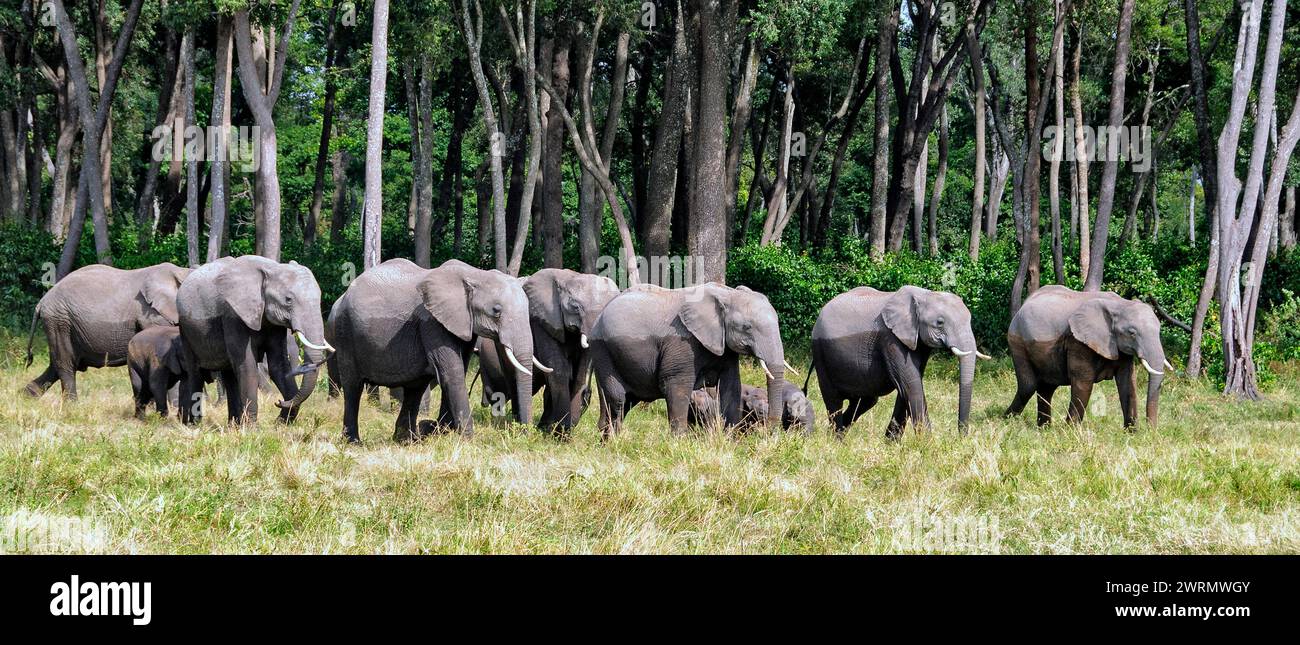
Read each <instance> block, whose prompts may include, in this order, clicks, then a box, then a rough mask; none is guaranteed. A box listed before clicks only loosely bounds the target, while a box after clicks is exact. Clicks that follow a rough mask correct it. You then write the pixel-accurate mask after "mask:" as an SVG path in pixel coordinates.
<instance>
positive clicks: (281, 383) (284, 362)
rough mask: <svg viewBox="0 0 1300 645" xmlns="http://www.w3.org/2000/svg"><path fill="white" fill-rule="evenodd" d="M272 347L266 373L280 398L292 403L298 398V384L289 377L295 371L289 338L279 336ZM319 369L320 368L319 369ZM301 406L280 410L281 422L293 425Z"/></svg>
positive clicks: (267, 358) (273, 341)
mask: <svg viewBox="0 0 1300 645" xmlns="http://www.w3.org/2000/svg"><path fill="white" fill-rule="evenodd" d="M270 345H271V347H270V348H269V349H268V350H267V352H266V371H267V372H268V373H269V374H270V376H271V382H272V383H274V384H275V388H276V389H277V390H280V396H281V397H283V398H284V400H285V401H291V400H293V399H294V398H296V397H297V396H298V384H297V383H296V382H295V381H294V380H293V377H291V376H289V373H290V372H292V371H293V365H292V364H291V361H290V360H289V345H288V341H287V337H285V336H281V335H279V334H277V335H275V336H274V337H273V338H271V342H270ZM318 369H319V368H318ZM298 408H299V406H296V405H295V406H294V407H292V408H289V409H284V408H281V409H280V416H279V418H280V421H281V422H282V423H292V422H293V420H294V419H297V418H298Z"/></svg>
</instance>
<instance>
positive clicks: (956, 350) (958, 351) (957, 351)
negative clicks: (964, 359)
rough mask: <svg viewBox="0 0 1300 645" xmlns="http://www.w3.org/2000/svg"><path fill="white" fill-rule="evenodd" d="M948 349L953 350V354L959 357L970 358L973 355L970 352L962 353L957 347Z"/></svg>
mask: <svg viewBox="0 0 1300 645" xmlns="http://www.w3.org/2000/svg"><path fill="white" fill-rule="evenodd" d="M948 349H951V350H952V353H953V354H956V355H957V356H970V355H971V352H969V351H967V352H963V351H961V350H960V349H957V348H956V347H949V348H948Z"/></svg>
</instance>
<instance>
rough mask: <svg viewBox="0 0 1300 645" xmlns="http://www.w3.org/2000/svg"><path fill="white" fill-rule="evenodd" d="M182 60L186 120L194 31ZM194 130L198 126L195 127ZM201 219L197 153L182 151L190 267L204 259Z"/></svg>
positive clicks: (190, 119) (189, 117) (190, 114)
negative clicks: (202, 256)
mask: <svg viewBox="0 0 1300 645" xmlns="http://www.w3.org/2000/svg"><path fill="white" fill-rule="evenodd" d="M181 60H182V61H183V63H182V64H183V65H184V66H185V89H184V93H185V122H186V123H188V124H193V123H194V122H195V121H194V85H195V81H196V79H195V74H197V73H198V72H197V70H196V69H195V64H194V32H193V31H192V30H190V31H186V32H185V36H184V37H183V38H182V39H181ZM195 131H196V132H197V129H196V130H195ZM196 136H199V135H196ZM202 223H203V222H202V220H201V219H200V217H199V159H198V155H196V154H193V153H190V154H186V155H185V238H186V245H185V250H186V252H187V255H188V258H187V259H188V260H189V264H190V266H191V267H197V266H199V265H200V264H202V263H203V260H202V258H201V257H200V256H199V237H200V236H202V234H203V231H202Z"/></svg>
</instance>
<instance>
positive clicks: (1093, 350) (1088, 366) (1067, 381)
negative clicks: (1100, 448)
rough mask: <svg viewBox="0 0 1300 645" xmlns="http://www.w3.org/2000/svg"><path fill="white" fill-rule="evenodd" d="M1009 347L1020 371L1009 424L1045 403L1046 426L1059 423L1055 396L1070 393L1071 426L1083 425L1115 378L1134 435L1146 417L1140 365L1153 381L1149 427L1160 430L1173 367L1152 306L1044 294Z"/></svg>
mask: <svg viewBox="0 0 1300 645" xmlns="http://www.w3.org/2000/svg"><path fill="white" fill-rule="evenodd" d="M1007 344H1008V346H1009V347H1010V350H1011V361H1012V363H1014V364H1015V367H1016V396H1015V399H1014V400H1012V402H1011V405H1010V407H1008V408H1007V411H1006V416H1013V415H1017V414H1020V412H1021V411H1022V410H1024V409H1025V405H1026V404H1028V403H1029V399H1030V398H1031V397H1034V396H1035V395H1037V398H1038V425H1040V426H1041V425H1046V424H1048V423H1050V422H1051V420H1052V395H1053V394H1054V393H1055V392H1056V388H1058V387H1061V386H1063V385H1068V386H1069V387H1070V407H1069V414H1068V418H1069V420H1070V421H1072V422H1078V421H1080V420H1082V419H1083V414H1084V410H1085V409H1086V408H1087V407H1088V400H1089V399H1090V398H1091V396H1092V386H1093V384H1095V383H1100V382H1101V381H1104V380H1106V379H1111V378H1113V379H1115V386H1116V388H1117V389H1118V390H1119V400H1120V407H1121V409H1122V411H1123V414H1124V427H1126V428H1131V427H1133V425H1134V424H1136V423H1137V416H1138V402H1137V401H1138V400H1137V371H1138V370H1137V369H1135V368H1136V366H1135V363H1136V364H1138V365H1141V366H1142V369H1143V371H1145V372H1146V373H1147V397H1146V416H1147V422H1148V423H1149V424H1151V425H1152V426H1155V425H1156V421H1157V409H1158V407H1159V403H1160V384H1161V383H1162V382H1163V381H1164V377H1165V371H1168V370H1171V369H1173V367H1172V366H1171V365H1170V364H1169V361H1168V360H1166V359H1165V350H1164V347H1163V346H1162V345H1161V344H1160V320H1159V319H1157V318H1156V314H1155V311H1153V310H1152V309H1151V306H1150V305H1148V304H1146V303H1144V302H1139V301H1137V300H1128V299H1126V298H1122V297H1120V296H1119V295H1118V294H1116V293H1113V292H1109V291H1107V292H1094V291H1088V292H1082V291H1074V290H1073V289H1067V288H1065V287H1062V286H1057V285H1052V286H1048V287H1043V288H1041V289H1039V290H1038V291H1036V292H1034V294H1033V295H1032V296H1030V297H1029V298H1027V299H1026V300H1025V303H1024V304H1023V305H1021V306H1020V310H1019V311H1017V312H1016V315H1015V316H1014V317H1013V318H1012V319H1011V327H1010V329H1009V330H1008V331H1007ZM1156 366H1160V368H1163V369H1158V368H1157V367H1156Z"/></svg>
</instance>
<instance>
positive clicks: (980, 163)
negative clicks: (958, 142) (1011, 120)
mask: <svg viewBox="0 0 1300 645" xmlns="http://www.w3.org/2000/svg"><path fill="white" fill-rule="evenodd" d="M966 48H967V50H968V51H967V54H966V57H967V59H968V61H969V64H970V73H971V87H972V94H974V102H973V105H972V108H971V117H972V121H973V122H974V127H975V173H974V176H973V177H972V180H971V183H972V186H973V190H972V194H971V211H970V246H969V248H968V251H969V253H970V259H971V262H979V259H980V228H981V227H982V226H983V217H984V183H985V178H984V175H985V173H986V166H987V157H988V153H987V151H986V147H987V144H986V143H985V142H986V141H987V136H986V134H985V129H984V128H985V123H986V119H987V117H986V116H985V113H986V109H985V107H984V93H985V91H984V57H983V55H982V54H980V46H979V38H976V37H975V34H974V33H973V32H967V34H966Z"/></svg>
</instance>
